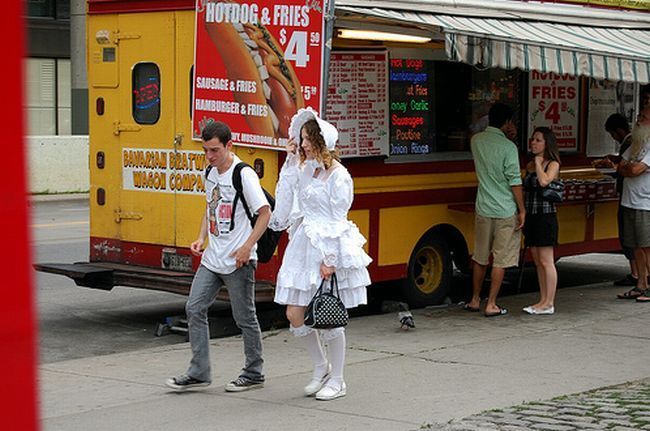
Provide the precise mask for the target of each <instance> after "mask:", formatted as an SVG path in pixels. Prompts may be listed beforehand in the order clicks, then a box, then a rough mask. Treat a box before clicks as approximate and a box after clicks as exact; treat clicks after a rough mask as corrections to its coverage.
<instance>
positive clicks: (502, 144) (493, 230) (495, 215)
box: [465, 103, 526, 317]
mask: <svg viewBox="0 0 650 431" xmlns="http://www.w3.org/2000/svg"><path fill="white" fill-rule="evenodd" d="M512 116H513V111H512V109H511V108H510V107H509V106H507V105H504V104H502V103H495V104H494V105H492V107H491V108H490V112H489V113H488V120H489V126H488V128H487V129H485V131H483V132H480V133H477V134H476V135H474V136H473V137H472V142H471V147H472V157H473V158H474V166H475V169H476V176H477V177H478V191H477V194H476V219H475V228H474V253H473V255H472V260H473V261H474V265H473V273H472V300H471V301H470V302H469V303H468V304H467V305H466V306H465V309H466V310H469V311H478V310H479V306H480V302H481V298H480V293H481V288H482V286H483V280H484V279H485V273H486V271H487V266H488V264H489V261H490V255H492V273H491V279H490V293H489V296H488V300H487V304H486V305H485V310H484V313H485V316H486V317H492V316H503V315H505V314H507V313H508V310H506V309H505V308H502V307H499V306H498V305H497V303H496V299H497V296H498V294H499V290H500V289H501V282H502V281H503V276H504V274H505V268H508V267H510V266H516V265H517V264H518V263H519V250H520V247H521V228H522V227H523V226H524V219H525V217H526V210H525V209H524V197H523V192H522V188H521V171H520V168H519V156H518V154H517V147H516V146H515V144H514V143H513V142H512V141H510V140H509V139H508V138H507V137H506V133H508V134H510V133H511V132H512V131H513V130H514V127H515V126H514V124H513V122H512Z"/></svg>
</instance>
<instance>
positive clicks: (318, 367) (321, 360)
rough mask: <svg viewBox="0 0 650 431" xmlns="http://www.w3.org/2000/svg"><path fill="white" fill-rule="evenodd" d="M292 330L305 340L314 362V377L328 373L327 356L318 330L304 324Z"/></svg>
mask: <svg viewBox="0 0 650 431" xmlns="http://www.w3.org/2000/svg"><path fill="white" fill-rule="evenodd" d="M307 329H309V330H307ZM291 332H293V333H294V334H300V335H299V337H300V338H302V339H303V340H304V343H305V347H306V348H307V352H308V353H309V356H310V357H311V360H312V362H313V363H314V377H315V378H321V377H323V376H324V375H325V374H327V358H326V357H325V352H323V346H322V345H321V342H320V337H319V336H318V331H314V330H313V329H311V328H308V327H307V326H305V325H303V326H300V327H298V328H295V329H292V331H291ZM303 334H304V335H303Z"/></svg>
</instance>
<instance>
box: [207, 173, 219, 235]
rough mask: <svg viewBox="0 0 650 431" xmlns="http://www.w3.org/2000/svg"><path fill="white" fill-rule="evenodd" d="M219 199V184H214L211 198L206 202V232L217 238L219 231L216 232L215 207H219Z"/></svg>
mask: <svg viewBox="0 0 650 431" xmlns="http://www.w3.org/2000/svg"><path fill="white" fill-rule="evenodd" d="M220 199H221V193H220V191H219V184H216V185H215V186H214V188H213V189H212V196H211V197H210V200H209V201H208V231H209V232H210V234H211V235H214V236H219V231H218V230H217V207H218V206H219V200H220Z"/></svg>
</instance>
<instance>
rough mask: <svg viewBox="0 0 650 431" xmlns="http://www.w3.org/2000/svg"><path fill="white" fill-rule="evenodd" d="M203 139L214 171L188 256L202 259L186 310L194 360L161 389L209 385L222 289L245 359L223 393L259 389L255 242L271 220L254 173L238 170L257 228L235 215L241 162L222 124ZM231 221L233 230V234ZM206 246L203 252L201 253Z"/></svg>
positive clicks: (210, 128)
mask: <svg viewBox="0 0 650 431" xmlns="http://www.w3.org/2000/svg"><path fill="white" fill-rule="evenodd" d="M201 138H202V140H203V150H204V152H205V158H206V160H207V162H208V163H209V164H210V166H211V167H212V168H211V169H210V168H209V169H208V170H207V171H206V175H205V176H206V179H205V192H206V201H207V202H206V206H205V213H204V214H203V215H202V217H201V227H200V228H199V234H198V238H197V239H196V240H195V241H194V242H192V244H191V245H190V251H191V252H192V254H194V255H195V256H201V265H200V266H199V269H198V270H197V271H196V274H195V275H194V280H193V281H192V287H191V288H190V295H189V298H188V299H187V304H186V306H185V311H186V313H187V324H188V328H189V336H190V346H191V347H192V359H191V361H190V365H189V367H188V369H187V371H186V372H185V373H184V374H181V375H179V376H176V377H172V378H170V379H168V380H167V381H166V382H165V384H166V385H167V386H168V387H170V388H172V389H174V390H176V391H184V390H187V389H191V388H198V387H203V386H208V385H209V384H210V383H211V377H212V376H211V372H210V344H209V342H210V331H209V326H208V309H209V308H210V305H212V303H213V302H214V300H215V298H216V297H217V294H218V293H219V290H220V289H221V288H222V287H224V286H225V287H226V288H227V289H228V296H229V297H230V306H231V308H232V317H233V318H234V319H235V323H236V324H237V326H238V327H239V328H240V329H241V331H242V339H243V340H244V354H245V356H246V362H245V365H244V368H243V370H242V373H241V374H240V376H239V377H238V378H236V379H235V380H233V381H232V382H230V383H228V384H227V385H226V387H225V389H226V392H241V391H246V390H249V389H257V388H261V387H263V386H264V374H263V373H262V366H263V364H264V360H263V359H262V332H261V330H260V325H259V322H258V320H257V314H256V311H255V268H256V267H257V253H256V250H257V240H258V239H260V237H261V236H262V234H263V233H264V231H265V230H266V227H267V225H268V223H269V219H270V218H271V206H270V205H269V202H268V201H267V200H266V196H265V195H264V191H263V190H262V186H261V185H260V180H259V178H258V177H257V174H256V173H255V171H253V169H251V168H244V169H242V170H241V180H242V189H243V194H244V197H245V199H246V202H247V203H248V205H249V207H250V208H249V209H250V211H251V213H253V214H258V217H257V221H256V222H255V227H254V228H253V227H251V224H250V222H249V220H248V216H247V215H246V212H245V210H244V208H243V206H242V205H239V206H238V208H236V209H235V210H234V214H233V202H234V199H235V194H236V191H235V187H234V186H233V182H232V176H233V171H234V167H235V166H236V165H237V164H238V163H239V162H241V160H240V159H239V157H237V156H236V155H235V154H234V153H233V152H232V145H233V143H232V133H231V131H230V128H229V127H228V126H227V125H226V124H225V123H222V122H221V121H211V122H209V123H208V124H207V125H206V126H205V127H204V128H203V130H202V132H201ZM214 200H216V202H214ZM233 221H234V223H235V225H234V226H233V228H232V229H231V224H232V223H233ZM208 239H209V241H208ZM206 241H208V243H207V247H206V248H205V250H203V247H204V246H205V245H206Z"/></svg>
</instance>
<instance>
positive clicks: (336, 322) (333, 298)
mask: <svg viewBox="0 0 650 431" xmlns="http://www.w3.org/2000/svg"><path fill="white" fill-rule="evenodd" d="M326 282H327V280H325V279H323V281H321V283H320V287H319V288H318V290H317V291H316V293H315V294H314V297H313V298H312V299H311V301H310V302H309V305H308V306H307V309H306V310H305V325H306V326H310V327H312V328H314V329H332V328H340V327H342V326H346V325H347V324H348V321H349V320H350V316H349V315H348V310H347V309H346V308H345V305H344V304H343V302H342V301H341V298H340V297H339V284H338V282H337V281H336V274H332V276H331V277H330V286H329V290H327V289H325V283H326Z"/></svg>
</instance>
